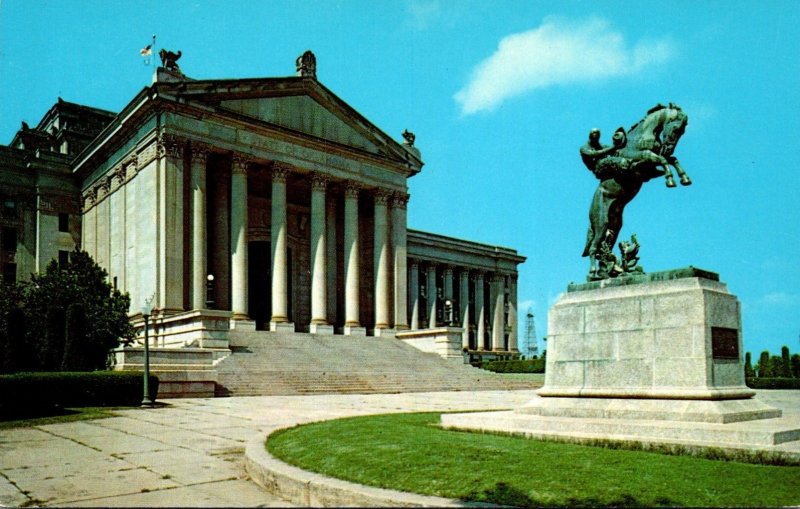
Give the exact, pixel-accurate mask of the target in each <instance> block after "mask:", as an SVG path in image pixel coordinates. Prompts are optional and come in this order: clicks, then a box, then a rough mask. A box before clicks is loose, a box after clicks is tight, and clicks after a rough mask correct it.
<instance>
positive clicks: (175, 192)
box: [98, 136, 208, 312]
mask: <svg viewBox="0 0 800 509" xmlns="http://www.w3.org/2000/svg"><path fill="white" fill-rule="evenodd" d="M162 143H164V157H163V158H162V160H161V164H160V165H159V166H160V169H159V175H158V181H159V183H158V186H159V188H160V189H159V196H158V227H159V235H158V237H159V253H158V254H159V257H158V258H159V263H158V269H159V275H158V282H159V287H158V294H159V297H158V299H157V304H156V305H157V306H158V307H160V308H161V309H163V310H164V311H166V312H180V311H183V306H184V300H183V289H184V285H183V276H184V272H183V256H184V251H185V246H184V243H183V228H184V223H185V220H184V210H183V197H184V190H183V164H184V151H185V149H186V142H185V140H182V139H178V138H175V137H172V136H164V137H163V139H162ZM195 145H197V146H196V147H195V150H194V151H199V152H202V155H200V154H198V157H199V159H202V163H201V164H203V165H205V160H206V153H207V151H208V148H207V147H205V146H200V145H198V144H196V143H195ZM109 198H110V197H107V198H106V200H105V204H106V208H105V209H103V208H102V207H101V208H100V210H101V211H102V210H106V211H107V210H109V208H108V206H109V204H110V199H109ZM110 219H111V218H110V217H109V218H108V221H109V222H108V223H107V224H108V228H109V230H110V227H111V223H110ZM99 231H100V228H99V223H98V237H99ZM107 231H108V230H107ZM109 233H110V231H109ZM106 238H107V239H109V240H110V238H111V236H110V235H106ZM99 241H100V239H99V238H98V247H101V246H100V242H99ZM108 262H109V264H110V262H111V257H110V253H109V258H108ZM107 267H110V265H107Z"/></svg>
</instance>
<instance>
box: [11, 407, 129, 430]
mask: <svg viewBox="0 0 800 509" xmlns="http://www.w3.org/2000/svg"><path fill="white" fill-rule="evenodd" d="M118 408H125V407H80V408H65V409H63V410H61V411H60V412H59V413H58V414H55V415H42V416H36V417H28V418H19V419H17V418H13V419H10V420H0V429H9V428H27V427H33V426H43V425H45V424H60V423H62V422H74V421H87V420H91V419H106V418H108V417H115V416H116V414H114V410H115V409H118Z"/></svg>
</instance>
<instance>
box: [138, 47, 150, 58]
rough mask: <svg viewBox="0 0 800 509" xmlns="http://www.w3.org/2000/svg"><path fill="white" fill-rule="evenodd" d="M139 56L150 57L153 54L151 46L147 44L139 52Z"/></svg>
mask: <svg viewBox="0 0 800 509" xmlns="http://www.w3.org/2000/svg"><path fill="white" fill-rule="evenodd" d="M139 54H140V55H142V56H143V57H149V56H150V55H152V54H153V45H152V44H148V45H147V46H145V47H144V48H142V49H141V50H139Z"/></svg>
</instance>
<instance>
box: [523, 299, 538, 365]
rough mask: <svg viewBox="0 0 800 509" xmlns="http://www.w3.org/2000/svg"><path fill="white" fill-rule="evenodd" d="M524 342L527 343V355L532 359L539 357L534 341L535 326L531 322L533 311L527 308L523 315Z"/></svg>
mask: <svg viewBox="0 0 800 509" xmlns="http://www.w3.org/2000/svg"><path fill="white" fill-rule="evenodd" d="M525 341H526V342H527V343H528V354H529V355H530V356H531V357H533V356H534V355H539V343H538V342H537V340H536V324H535V323H534V322H533V311H532V310H531V308H528V314H527V315H525Z"/></svg>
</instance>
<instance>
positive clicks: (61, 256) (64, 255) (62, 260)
mask: <svg viewBox="0 0 800 509" xmlns="http://www.w3.org/2000/svg"><path fill="white" fill-rule="evenodd" d="M68 263H69V251H59V252H58V266H59V267H60V268H62V269H63V268H65V267H66V266H67V264H68Z"/></svg>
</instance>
